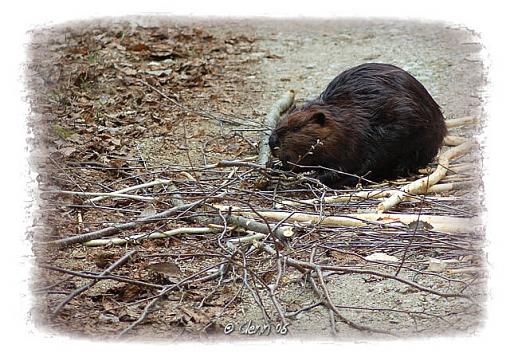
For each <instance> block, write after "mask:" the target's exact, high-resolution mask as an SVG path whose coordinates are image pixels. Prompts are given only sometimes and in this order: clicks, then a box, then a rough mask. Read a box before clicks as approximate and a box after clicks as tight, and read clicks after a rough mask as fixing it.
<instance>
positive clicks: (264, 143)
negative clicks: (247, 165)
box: [258, 90, 295, 165]
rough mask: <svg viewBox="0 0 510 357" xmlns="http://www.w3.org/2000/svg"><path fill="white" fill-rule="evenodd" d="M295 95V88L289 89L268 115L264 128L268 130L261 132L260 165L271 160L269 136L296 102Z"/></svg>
mask: <svg viewBox="0 0 510 357" xmlns="http://www.w3.org/2000/svg"><path fill="white" fill-rule="evenodd" d="M294 95H295V92H294V91H293V90H289V91H288V92H287V93H285V94H284V95H283V96H282V97H281V98H280V99H278V101H277V102H276V103H275V104H274V105H273V107H272V108H271V110H270V111H269V113H267V115H266V118H265V120H264V128H265V129H266V130H264V131H263V132H262V133H261V135H260V142H259V158H258V163H259V164H260V165H265V164H266V163H267V162H268V161H269V156H270V155H271V152H270V149H269V136H271V131H272V130H273V128H274V127H275V126H276V124H277V123H278V121H279V120H280V116H281V115H282V114H283V113H284V112H285V111H286V110H287V109H289V108H290V106H291V105H292V103H293V102H294Z"/></svg>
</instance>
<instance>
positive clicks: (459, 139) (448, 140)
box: [443, 135, 468, 146]
mask: <svg viewBox="0 0 510 357" xmlns="http://www.w3.org/2000/svg"><path fill="white" fill-rule="evenodd" d="M467 140H468V138H465V137H463V136H456V135H448V136H447V137H445V138H444V140H443V144H444V145H446V146H457V145H460V144H462V143H465V142H466V141H467Z"/></svg>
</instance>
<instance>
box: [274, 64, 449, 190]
mask: <svg viewBox="0 0 510 357" xmlns="http://www.w3.org/2000/svg"><path fill="white" fill-rule="evenodd" d="M445 135H446V125H445V121H444V117H443V115H442V113H441V109H440V107H439V105H438V104H437V103H436V102H435V101H434V99H433V98H432V97H431V95H430V94H429V93H428V92H427V90H426V89H425V87H424V86H423V85H422V84H421V83H420V82H419V81H418V80H417V79H416V78H414V77H413V76H412V75H410V74H409V73H407V72H406V71H404V70H403V69H401V68H399V67H396V66H394V65H391V64H383V63H365V64H362V65H359V66H356V67H353V68H350V69H347V70H345V71H343V72H342V73H340V74H339V75H338V76H337V77H336V78H335V79H333V81H331V83H329V85H328V86H327V87H326V89H325V90H324V91H323V92H322V93H321V94H320V95H319V97H318V98H317V99H314V100H312V101H309V102H307V103H305V104H304V105H303V106H301V107H299V108H296V107H293V108H291V109H290V110H289V112H288V113H287V114H286V115H285V116H284V117H283V118H282V119H281V120H280V121H279V123H278V124H277V125H276V127H275V129H274V130H273V132H272V133H271V136H270V138H269V146H270V148H271V153H272V154H273V156H275V157H277V158H278V159H279V160H280V161H281V163H282V166H283V168H284V169H285V170H291V171H294V172H303V171H309V170H310V169H314V170H315V171H316V173H317V178H318V179H319V180H320V181H321V182H322V183H324V184H325V185H327V186H329V187H333V188H338V187H342V186H353V185H354V184H356V183H358V182H359V180H360V178H365V179H369V180H371V181H380V180H383V179H394V178H397V177H401V176H407V175H409V174H411V173H414V172H416V171H417V170H418V169H419V168H421V167H424V166H426V165H427V164H428V163H429V162H430V161H432V159H434V157H435V156H436V155H437V153H438V151H439V149H440V147H441V145H442V142H443V138H444V136H445Z"/></svg>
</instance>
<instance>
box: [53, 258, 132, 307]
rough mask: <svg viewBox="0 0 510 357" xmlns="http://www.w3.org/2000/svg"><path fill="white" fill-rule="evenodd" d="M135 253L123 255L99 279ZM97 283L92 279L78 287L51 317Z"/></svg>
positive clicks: (96, 280)
mask: <svg viewBox="0 0 510 357" xmlns="http://www.w3.org/2000/svg"><path fill="white" fill-rule="evenodd" d="M135 252H136V250H132V251H130V252H127V253H126V254H124V256H122V258H120V259H119V260H117V261H116V262H115V263H113V264H112V265H110V266H109V267H108V268H107V269H106V270H104V271H103V272H102V273H101V274H99V276H100V277H102V276H105V275H107V274H108V273H110V272H111V271H112V270H113V269H115V268H117V267H119V266H121V265H122V264H124V263H125V262H127V261H128V259H129V258H130V257H131V256H132V255H133V254H134V253H135ZM98 281H99V279H94V280H92V281H91V282H90V283H87V284H85V285H82V286H81V287H79V288H78V289H76V290H74V291H73V292H72V293H71V294H69V295H68V296H67V297H66V298H65V299H64V301H62V302H61V303H60V304H58V306H57V307H56V308H55V310H54V311H53V315H56V314H58V313H59V312H60V310H62V308H63V307H64V306H65V305H66V304H67V303H68V302H69V301H71V300H72V299H74V298H75V297H76V296H78V295H80V294H81V293H83V292H84V291H86V290H88V289H90V288H91V287H93V286H94V285H95V284H96V283H97V282H98Z"/></svg>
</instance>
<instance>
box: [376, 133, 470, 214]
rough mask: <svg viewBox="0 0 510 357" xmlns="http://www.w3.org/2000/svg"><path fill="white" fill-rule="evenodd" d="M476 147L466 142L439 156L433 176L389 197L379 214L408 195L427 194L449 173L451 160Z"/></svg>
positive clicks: (417, 181)
mask: <svg viewBox="0 0 510 357" xmlns="http://www.w3.org/2000/svg"><path fill="white" fill-rule="evenodd" d="M475 145H476V142H475V141H474V140H470V141H466V142H465V143H463V144H461V145H459V146H455V147H453V148H451V149H449V150H448V151H446V152H444V153H442V154H441V155H439V158H438V165H437V168H436V170H435V171H434V172H433V173H432V174H430V175H429V176H426V177H422V178H421V179H419V180H416V181H414V182H411V183H410V184H407V185H405V186H404V187H402V188H401V189H400V191H399V192H396V193H395V194H393V195H391V197H389V198H388V199H386V200H384V201H383V202H381V203H379V205H378V206H377V211H378V212H379V213H382V212H385V211H387V210H389V209H391V208H393V207H395V206H396V205H398V204H399V203H400V202H402V200H403V198H404V196H405V195H406V193H410V194H421V193H426V192H427V191H428V188H429V187H431V186H433V185H435V184H436V183H437V182H439V181H440V180H442V179H443V178H444V177H445V176H446V173H447V172H448V167H449V165H450V160H453V159H455V158H457V157H459V156H462V155H464V154H466V153H467V152H468V151H469V150H470V149H471V148H472V147H474V146H475Z"/></svg>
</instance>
